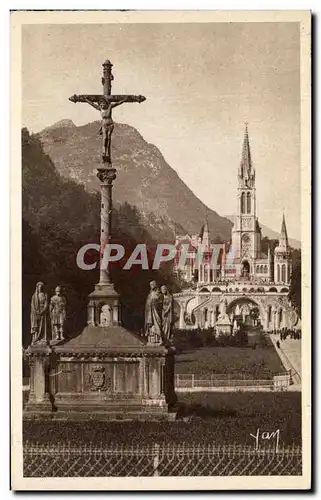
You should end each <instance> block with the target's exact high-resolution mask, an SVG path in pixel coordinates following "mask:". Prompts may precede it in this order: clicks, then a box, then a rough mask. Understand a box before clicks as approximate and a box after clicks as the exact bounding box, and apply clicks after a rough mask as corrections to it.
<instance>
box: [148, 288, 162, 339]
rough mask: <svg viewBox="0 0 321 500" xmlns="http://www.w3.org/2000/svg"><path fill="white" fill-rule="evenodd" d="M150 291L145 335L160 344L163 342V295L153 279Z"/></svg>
mask: <svg viewBox="0 0 321 500" xmlns="http://www.w3.org/2000/svg"><path fill="white" fill-rule="evenodd" d="M149 286H150V292H149V294H148V296H147V299H146V305H145V335H146V336H147V339H148V342H150V343H152V344H160V343H161V342H162V313H163V295H162V293H161V291H160V289H159V288H158V286H157V283H156V281H154V280H153V281H151V282H150V284H149Z"/></svg>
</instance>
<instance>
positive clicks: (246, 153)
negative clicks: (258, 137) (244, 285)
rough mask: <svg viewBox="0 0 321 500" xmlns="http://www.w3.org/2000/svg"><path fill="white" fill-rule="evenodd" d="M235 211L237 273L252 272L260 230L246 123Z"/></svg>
mask: <svg viewBox="0 0 321 500" xmlns="http://www.w3.org/2000/svg"><path fill="white" fill-rule="evenodd" d="M237 179H238V188H237V213H236V217H235V223H234V227H233V231H232V245H233V251H234V255H235V262H236V263H237V264H239V266H238V272H237V275H246V276H248V277H250V276H253V275H254V263H255V260H256V259H258V258H259V257H260V246H261V230H260V226H259V223H258V220H257V217H256V189H255V169H254V166H253V162H252V157H251V149H250V140H249V133H248V126H247V124H246V126H245V132H244V139H243V148H242V156H241V162H240V166H239V169H238V174H237Z"/></svg>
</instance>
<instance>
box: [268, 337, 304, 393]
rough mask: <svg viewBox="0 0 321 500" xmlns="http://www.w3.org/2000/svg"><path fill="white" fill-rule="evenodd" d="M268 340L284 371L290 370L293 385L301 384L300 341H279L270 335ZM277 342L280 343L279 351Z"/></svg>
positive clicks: (288, 339)
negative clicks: (270, 341)
mask: <svg viewBox="0 0 321 500" xmlns="http://www.w3.org/2000/svg"><path fill="white" fill-rule="evenodd" d="M270 339H271V340H272V342H273V345H274V347H275V349H276V352H277V353H278V355H279V356H280V359H281V361H282V363H283V365H284V367H285V369H286V370H291V371H292V373H293V374H294V375H293V381H294V383H295V384H301V340H294V339H290V338H287V339H286V340H282V341H281V340H280V337H279V335H274V334H271V335H270ZM277 340H279V342H280V349H279V348H278V347H277V345H276V342H277Z"/></svg>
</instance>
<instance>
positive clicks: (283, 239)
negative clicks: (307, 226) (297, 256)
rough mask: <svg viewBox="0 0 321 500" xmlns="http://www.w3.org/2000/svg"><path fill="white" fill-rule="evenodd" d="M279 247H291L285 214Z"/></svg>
mask: <svg viewBox="0 0 321 500" xmlns="http://www.w3.org/2000/svg"><path fill="white" fill-rule="evenodd" d="M279 246H282V247H286V248H287V247H288V246H289V240H288V233H287V230H286V224H285V217H284V213H283V219H282V226H281V233H280V239H279Z"/></svg>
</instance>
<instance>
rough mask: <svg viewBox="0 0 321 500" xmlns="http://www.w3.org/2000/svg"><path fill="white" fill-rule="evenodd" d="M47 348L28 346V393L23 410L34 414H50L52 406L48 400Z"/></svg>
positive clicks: (48, 348)
mask: <svg viewBox="0 0 321 500" xmlns="http://www.w3.org/2000/svg"><path fill="white" fill-rule="evenodd" d="M50 353H51V349H50V347H48V346H30V347H29V348H28V349H27V351H26V355H27V356H28V357H29V366H30V393H29V399H28V402H27V404H26V408H25V410H26V411H28V412H30V411H31V412H35V413H37V414H38V413H51V412H52V404H51V402H50V398H49V373H48V366H49V356H50Z"/></svg>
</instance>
